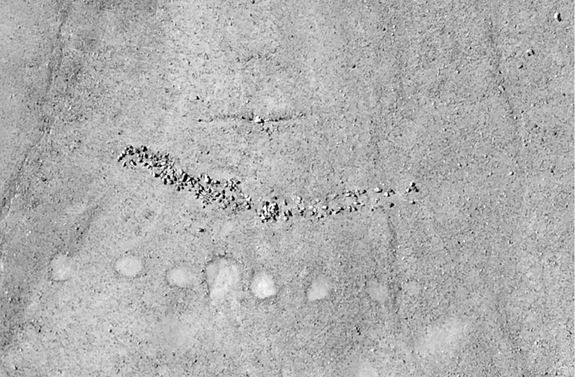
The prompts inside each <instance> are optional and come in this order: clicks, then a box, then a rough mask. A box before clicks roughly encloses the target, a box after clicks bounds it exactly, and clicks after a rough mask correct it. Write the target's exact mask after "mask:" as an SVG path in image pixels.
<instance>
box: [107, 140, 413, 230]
mask: <svg viewBox="0 0 575 377" xmlns="http://www.w3.org/2000/svg"><path fill="white" fill-rule="evenodd" d="M118 162H121V163H122V166H124V167H142V168H145V169H147V170H149V171H150V174H151V175H152V176H153V177H154V178H157V179H159V180H160V181H161V182H162V183H163V184H164V185H167V186H172V187H174V188H175V189H176V190H177V191H187V192H191V193H192V194H193V195H194V197H195V198H196V199H198V200H200V201H201V202H202V204H203V206H207V205H218V206H219V207H220V208H221V209H228V210H232V211H236V212H237V211H246V210H253V211H254V212H255V213H256V215H257V216H258V217H259V218H260V220H261V221H262V222H264V223H265V222H268V221H277V220H283V221H288V220H289V219H290V218H292V217H304V218H312V219H317V220H320V219H323V218H325V217H327V216H333V215H339V214H344V213H353V212H357V211H362V210H365V209H366V208H369V210H371V211H376V210H382V209H385V208H391V207H393V206H394V203H393V201H392V197H393V196H395V195H396V194H395V191H394V190H393V189H386V190H384V189H382V188H381V187H375V188H373V189H372V190H371V191H368V190H366V189H356V190H345V191H343V192H341V193H335V194H330V195H327V196H326V197H325V198H322V199H313V200H311V201H308V202H307V203H306V202H304V200H303V199H302V198H301V197H299V196H294V197H293V198H290V199H288V198H285V199H280V198H278V197H277V196H274V197H273V198H271V199H269V200H264V201H263V202H262V203H261V205H259V206H254V203H253V201H252V198H251V197H250V196H249V195H246V194H244V193H243V192H242V190H241V188H240V184H241V182H240V181H239V180H237V179H235V178H231V179H228V180H218V179H214V178H212V177H210V176H209V175H207V174H199V175H193V174H191V173H188V172H185V171H183V170H182V169H181V168H178V167H176V163H175V160H174V158H172V157H171V156H170V155H169V153H157V152H152V151H151V150H150V149H149V148H148V147H146V146H145V145H142V146H140V147H134V146H133V145H128V146H127V147H126V148H124V150H123V151H122V152H121V153H120V155H119V156H118ZM417 192H419V189H418V188H417V186H416V184H415V183H414V182H411V183H410V185H409V187H408V188H407V189H406V190H405V195H403V196H402V197H401V198H400V199H401V200H407V197H406V196H407V195H411V194H412V193H417ZM409 202H410V203H412V204H415V201H414V200H409Z"/></svg>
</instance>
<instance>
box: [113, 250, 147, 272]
mask: <svg viewBox="0 0 575 377" xmlns="http://www.w3.org/2000/svg"><path fill="white" fill-rule="evenodd" d="M114 267H115V269H116V272H118V273H119V274H120V275H122V276H125V277H129V278H133V277H135V276H136V275H138V274H139V273H140V272H142V270H143V269H144V263H143V262H142V260H141V259H140V258H138V257H135V256H133V255H128V256H125V257H122V258H120V259H118V260H117V261H116V264H115V266H114Z"/></svg>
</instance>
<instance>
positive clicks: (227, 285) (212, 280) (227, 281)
mask: <svg viewBox="0 0 575 377" xmlns="http://www.w3.org/2000/svg"><path fill="white" fill-rule="evenodd" d="M206 280H207V282H208V287H209V289H210V298H211V299H212V300H213V301H215V302H219V301H221V300H223V299H224V298H225V297H226V296H228V295H230V294H232V293H235V292H237V291H239V290H240V281H241V276H240V270H239V268H238V266H236V265H235V264H234V263H232V262H231V261H228V260H227V259H223V258H222V259H218V260H216V261H215V262H212V263H210V264H209V265H208V266H207V267H206Z"/></svg>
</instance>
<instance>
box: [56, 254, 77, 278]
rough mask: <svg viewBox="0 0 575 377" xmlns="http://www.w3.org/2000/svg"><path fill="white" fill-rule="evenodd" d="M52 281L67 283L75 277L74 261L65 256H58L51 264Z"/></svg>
mask: <svg viewBox="0 0 575 377" xmlns="http://www.w3.org/2000/svg"><path fill="white" fill-rule="evenodd" d="M50 268H51V270H52V271H51V272H52V280H54V281H66V280H68V279H70V278H71V277H72V276H73V275H74V266H73V263H72V260H71V259H70V258H69V257H67V256H66V255H63V254H58V255H56V256H55V257H54V259H52V262H50Z"/></svg>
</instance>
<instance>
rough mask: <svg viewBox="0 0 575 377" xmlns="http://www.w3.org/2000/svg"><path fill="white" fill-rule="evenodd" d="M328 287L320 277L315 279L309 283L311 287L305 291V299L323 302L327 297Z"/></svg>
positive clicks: (323, 278) (325, 281)
mask: <svg viewBox="0 0 575 377" xmlns="http://www.w3.org/2000/svg"><path fill="white" fill-rule="evenodd" d="M329 291H330V286H329V282H328V280H327V279H326V278H325V277H323V276H321V277H318V278H315V279H314V280H313V281H312V282H311V286H310V287H309V289H308V291H307V299H308V301H310V302H311V301H318V300H323V299H325V298H326V297H327V296H329Z"/></svg>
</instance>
